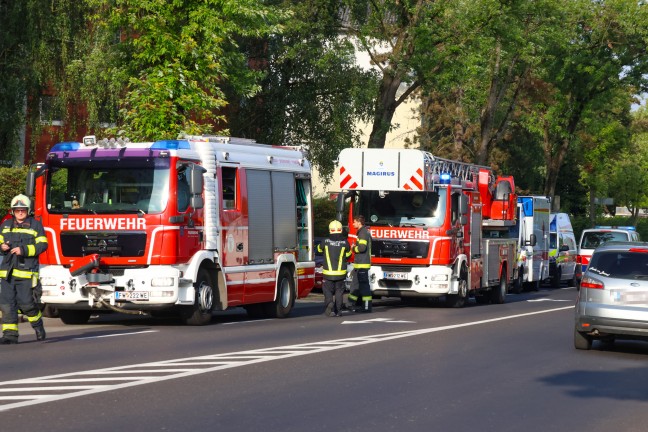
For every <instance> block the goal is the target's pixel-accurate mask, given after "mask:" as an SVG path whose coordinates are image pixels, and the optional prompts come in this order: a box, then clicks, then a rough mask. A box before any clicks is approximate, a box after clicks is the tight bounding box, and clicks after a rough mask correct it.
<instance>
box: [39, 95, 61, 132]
mask: <svg viewBox="0 0 648 432" xmlns="http://www.w3.org/2000/svg"><path fill="white" fill-rule="evenodd" d="M63 117H64V116H63V107H62V106H61V101H60V99H58V98H57V97H55V96H41V98H40V121H41V123H42V124H47V125H50V126H63Z"/></svg>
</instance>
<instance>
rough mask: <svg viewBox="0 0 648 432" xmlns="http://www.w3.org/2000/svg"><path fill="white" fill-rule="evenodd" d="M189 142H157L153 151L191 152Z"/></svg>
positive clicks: (152, 147)
mask: <svg viewBox="0 0 648 432" xmlns="http://www.w3.org/2000/svg"><path fill="white" fill-rule="evenodd" d="M190 149H191V147H190V146H189V142H188V141H186V140H162V141H155V142H154V143H153V145H152V146H151V150H190Z"/></svg>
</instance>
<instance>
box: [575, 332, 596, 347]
mask: <svg viewBox="0 0 648 432" xmlns="http://www.w3.org/2000/svg"><path fill="white" fill-rule="evenodd" d="M574 348H576V349H578V350H590V349H592V338H591V337H590V336H588V335H587V334H585V333H582V332H579V331H578V330H577V329H576V328H574Z"/></svg>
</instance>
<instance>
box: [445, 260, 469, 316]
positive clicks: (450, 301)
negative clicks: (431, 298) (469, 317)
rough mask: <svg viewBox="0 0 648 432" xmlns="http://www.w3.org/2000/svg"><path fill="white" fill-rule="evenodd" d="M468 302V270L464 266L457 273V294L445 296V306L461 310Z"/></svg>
mask: <svg viewBox="0 0 648 432" xmlns="http://www.w3.org/2000/svg"><path fill="white" fill-rule="evenodd" d="M467 301H468V270H467V269H466V266H461V272H460V273H459V292H458V293H457V294H448V295H446V299H445V305H446V307H451V308H462V307H464V306H465V305H466V302H467Z"/></svg>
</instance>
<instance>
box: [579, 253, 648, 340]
mask: <svg viewBox="0 0 648 432" xmlns="http://www.w3.org/2000/svg"><path fill="white" fill-rule="evenodd" d="M595 339H600V340H603V341H606V342H613V341H614V340H615V339H648V243H639V242H610V243H606V244H605V245H603V246H600V247H598V248H597V249H596V250H595V251H594V254H593V255H592V259H591V261H590V263H589V266H588V268H587V271H586V272H585V273H584V274H583V279H582V281H581V286H580V291H579V295H578V300H577V301H576V326H575V328H574V347H575V348H576V349H582V350H588V349H590V348H592V341H593V340H595Z"/></svg>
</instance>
